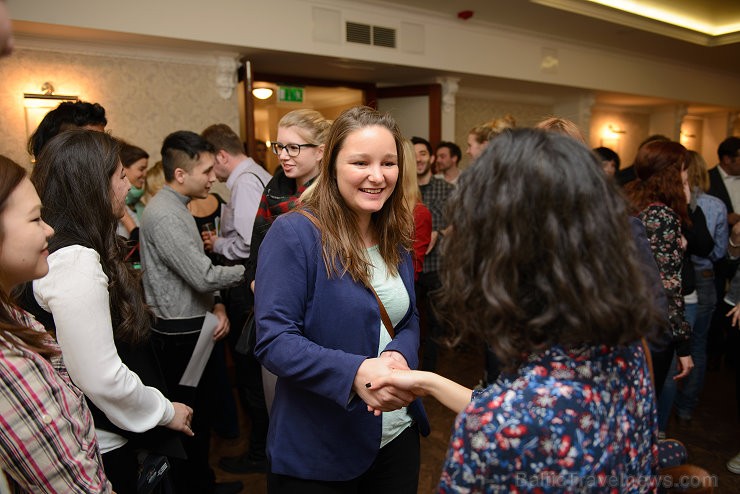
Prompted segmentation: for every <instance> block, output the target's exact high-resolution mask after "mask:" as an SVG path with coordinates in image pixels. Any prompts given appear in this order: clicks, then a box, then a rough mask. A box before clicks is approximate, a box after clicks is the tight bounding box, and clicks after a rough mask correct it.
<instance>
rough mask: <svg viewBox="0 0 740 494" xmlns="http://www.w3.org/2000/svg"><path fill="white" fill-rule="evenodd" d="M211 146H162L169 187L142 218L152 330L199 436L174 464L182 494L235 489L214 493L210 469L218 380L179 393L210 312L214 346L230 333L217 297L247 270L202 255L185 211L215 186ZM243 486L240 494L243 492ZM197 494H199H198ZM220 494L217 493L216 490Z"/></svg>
mask: <svg viewBox="0 0 740 494" xmlns="http://www.w3.org/2000/svg"><path fill="white" fill-rule="evenodd" d="M214 162H215V157H214V150H213V146H211V145H210V144H209V143H208V142H207V141H205V140H204V139H203V138H202V137H200V136H199V135H198V134H195V133H194V132H188V131H178V132H174V133H172V134H170V135H169V136H167V138H165V140H164V143H163V144H162V167H163V169H164V178H165V182H166V185H165V186H164V187H163V188H162V190H161V191H159V192H158V193H157V195H156V196H154V198H153V199H152V200H151V201H150V202H149V204H148V205H147V207H146V209H145V210H144V214H143V216H142V219H141V231H140V242H141V264H142V269H143V279H144V292H145V295H146V301H147V303H148V304H149V305H150V306H151V308H152V310H153V311H154V314H155V315H156V316H157V318H156V322H155V324H154V327H153V328H152V341H153V343H154V347H155V351H156V353H157V357H158V358H159V363H160V365H161V367H162V372H163V373H164V375H165V379H166V381H167V387H168V391H169V393H168V394H169V398H170V399H174V398H175V397H177V401H182V402H183V403H187V404H189V405H191V406H192V407H193V424H192V429H193V431H194V432H195V437H193V438H186V439H185V440H184V441H183V443H184V446H185V450H186V452H187V455H188V459H187V460H186V461H185V462H184V464H182V465H177V464H175V465H173V470H174V471H173V476H172V478H173V479H174V480H175V482H176V484H177V486H176V487H178V488H177V489H176V490H177V491H178V492H231V491H233V490H235V491H236V492H238V490H240V489H241V483H238V486H237V485H234V486H227V485H220V486H215V484H214V475H213V471H212V470H211V469H210V467H209V466H208V448H209V443H210V423H209V422H210V420H209V417H208V415H209V414H208V409H209V407H208V401H209V399H208V397H207V396H205V394H206V393H207V392H208V390H210V389H213V388H214V386H213V384H212V381H213V380H214V379H215V378H216V376H213V375H212V374H211V372H209V368H208V367H207V368H206V371H205V372H204V374H203V376H202V377H201V380H200V382H199V384H198V386H197V387H196V388H187V387H185V386H180V385H179V382H180V378H181V377H182V374H183V372H184V370H185V368H186V367H187V364H188V362H189V361H190V357H191V356H192V354H193V350H194V348H195V344H196V342H197V341H198V337H199V335H200V330H201V327H202V326H203V321H204V319H205V316H206V313H207V312H209V311H211V312H212V313H213V314H214V315H215V316H216V317H217V318H218V324H217V326H216V329H215V331H214V334H213V338H214V339H215V340H219V339H221V338H224V337H225V336H226V335H227V334H228V333H229V320H228V318H227V317H226V309H225V307H224V305H223V304H222V303H220V301H219V300H218V299H217V298H216V292H217V291H218V290H221V289H225V288H229V287H232V286H235V285H237V284H239V283H240V282H241V281H242V280H243V278H244V267H243V266H240V265H237V266H214V265H213V264H212V263H211V260H210V259H209V258H208V257H207V256H206V254H205V252H204V251H203V242H202V240H201V237H200V232H198V227H197V226H196V224H195V220H194V219H193V217H192V215H191V214H190V211H188V208H187V204H188V202H189V201H190V200H191V199H193V198H205V197H207V196H208V191H209V189H210V188H211V185H212V184H213V182H214V181H215V180H216V176H215V173H214V171H213V165H214ZM237 487H238V489H237ZM193 489H194V490H193ZM214 489H215V490H214Z"/></svg>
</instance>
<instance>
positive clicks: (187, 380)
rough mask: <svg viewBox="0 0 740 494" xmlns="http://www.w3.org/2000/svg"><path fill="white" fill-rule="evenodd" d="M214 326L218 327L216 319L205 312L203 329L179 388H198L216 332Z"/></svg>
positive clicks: (209, 356)
mask: <svg viewBox="0 0 740 494" xmlns="http://www.w3.org/2000/svg"><path fill="white" fill-rule="evenodd" d="M216 326H218V318H217V317H216V316H215V315H213V314H212V313H210V312H206V317H205V319H204V320H203V327H202V328H200V336H199V337H198V342H197V343H196V344H195V350H193V355H191V356H190V362H188V366H187V367H186V368H185V372H183V373H182V377H181V378H180V386H191V387H193V388H194V387H196V386H198V382H199V381H200V377H201V376H202V375H203V370H204V369H205V368H206V364H207V363H208V359H209V358H211V351H212V350H213V332H214V331H215V330H216Z"/></svg>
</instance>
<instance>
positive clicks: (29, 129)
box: [23, 82, 80, 138]
mask: <svg viewBox="0 0 740 494" xmlns="http://www.w3.org/2000/svg"><path fill="white" fill-rule="evenodd" d="M79 99H80V98H79V97H77V96H72V95H62V94H54V86H52V85H51V83H50V82H45V83H44V84H43V85H42V86H41V92H40V93H23V106H24V109H25V113H26V137H27V138H30V137H31V135H32V134H33V133H34V132H35V131H36V128H37V127H38V126H39V123H41V120H43V118H44V117H45V116H46V114H47V113H49V112H50V111H51V110H53V109H54V108H56V107H57V106H59V103H62V102H64V101H79Z"/></svg>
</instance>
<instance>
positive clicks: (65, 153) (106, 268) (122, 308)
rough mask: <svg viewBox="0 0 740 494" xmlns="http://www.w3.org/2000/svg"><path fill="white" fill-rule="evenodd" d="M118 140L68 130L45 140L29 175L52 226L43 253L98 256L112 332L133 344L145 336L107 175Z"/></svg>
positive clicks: (145, 315)
mask: <svg viewBox="0 0 740 494" xmlns="http://www.w3.org/2000/svg"><path fill="white" fill-rule="evenodd" d="M119 153H120V143H119V141H117V140H116V139H115V138H113V137H111V136H109V135H108V134H106V133H104V132H96V131H91V130H68V131H66V132H62V133H61V134H59V135H57V136H56V137H54V138H53V139H52V140H50V141H49V142H48V144H47V145H46V146H44V149H43V150H42V151H41V155H40V156H39V157H38V162H37V163H36V166H35V167H34V169H33V172H32V173H31V181H32V182H33V184H34V185H35V186H36V189H37V190H38V192H39V195H40V196H41V202H42V203H43V204H44V209H43V211H42V217H43V218H44V221H46V222H47V223H48V224H49V225H50V226H51V227H52V228H54V230H55V232H56V233H55V235H54V236H53V237H52V238H51V240H50V241H49V252H56V251H57V250H59V249H61V248H63V247H68V246H70V245H81V246H83V247H87V248H90V249H93V250H94V251H96V252H97V253H98V255H99V256H100V264H101V265H102V267H103V272H104V273H105V274H106V276H107V277H108V280H109V285H108V291H109V293H110V312H111V319H112V321H113V334H114V335H115V336H116V338H117V339H119V340H121V341H124V342H127V343H137V342H140V341H142V340H144V339H145V338H146V337H147V335H148V334H149V327H150V322H151V320H150V313H149V311H148V310H147V308H146V305H145V304H144V296H143V290H142V288H141V283H140V280H139V276H140V275H139V273H138V272H136V271H135V270H134V269H133V268H131V267H130V266H128V265H127V264H126V263H125V262H124V261H123V259H124V257H125V252H126V249H127V247H126V243H125V241H124V240H123V239H121V238H120V237H118V236H117V235H116V226H117V224H118V218H116V216H115V215H114V214H113V208H112V206H111V177H112V176H113V173H115V171H116V169H117V168H118V163H119V161H120V160H119Z"/></svg>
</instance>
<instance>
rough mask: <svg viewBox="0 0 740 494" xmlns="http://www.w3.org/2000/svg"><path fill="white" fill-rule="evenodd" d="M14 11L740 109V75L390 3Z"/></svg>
mask: <svg viewBox="0 0 740 494" xmlns="http://www.w3.org/2000/svg"><path fill="white" fill-rule="evenodd" d="M8 6H9V10H10V14H11V17H12V18H13V19H14V20H18V21H28V22H34V23H46V24H54V25H61V26H72V27H81V28H88V29H98V30H105V31H112V32H116V33H132V34H138V35H146V36H157V37H165V38H172V39H184V40H191V41H196V42H205V43H213V44H217V45H221V46H224V47H230V48H228V49H232V48H233V49H237V50H239V51H242V52H244V51H246V50H245V49H246V48H262V49H268V50H277V51H287V52H293V53H308V54H312V55H324V56H329V57H337V58H346V59H351V60H369V61H378V60H382V61H383V62H385V63H389V64H396V65H399V66H408V67H423V68H426V69H433V70H439V71H443V72H447V71H452V72H458V73H470V74H479V75H483V76H493V77H505V78H508V79H520V80H524V81H536V82H543V83H549V84H557V85H561V86H571V87H579V88H589V89H592V90H603V91H616V92H623V93H628V94H641V95H647V96H657V97H661V98H668V99H675V100H679V101H690V102H697V103H707V104H716V105H721V106H733V107H735V106H740V92H738V90H737V87H738V78H737V77H732V76H731V75H728V74H726V73H723V72H719V71H711V70H707V69H705V68H701V69H700V68H697V67H692V66H689V65H686V64H685V63H684V62H683V61H682V60H681V58H680V54H678V55H677V58H676V60H675V61H671V60H664V59H657V58H654V57H645V56H643V55H642V54H640V53H627V52H619V51H614V50H605V49H603V48H602V47H600V46H597V45H587V44H584V43H575V42H568V41H567V40H563V39H559V38H552V37H546V36H543V35H541V34H539V33H536V32H525V31H522V30H518V29H508V28H507V27H506V26H488V25H485V24H481V25H475V24H466V23H461V22H459V21H458V19H455V18H452V16H450V17H444V16H440V15H438V14H435V13H433V12H428V11H425V10H421V9H409V8H404V7H403V6H400V5H398V4H394V3H392V2H384V3H369V2H361V1H351V0H273V1H271V2H268V3H263V2H257V1H250V2H246V1H243V0H211V1H209V2H203V1H200V0H157V1H152V0H128V1H126V2H110V1H108V2H90V1H89V0H65V1H63V2H60V1H52V0H9V1H8ZM173 13H176V14H174V15H173ZM345 21H359V22H364V23H369V24H375V25H380V26H385V27H391V28H396V29H398V30H399V47H398V49H394V50H390V49H388V48H383V47H374V46H363V45H358V44H356V43H347V42H344V41H343V40H342V34H343V26H344V22H345ZM439 33H444V36H440V35H439ZM543 50H548V52H552V53H556V54H557V58H558V60H559V65H558V67H559V69H558V70H557V71H555V72H552V71H544V70H542V68H541V65H542V62H543ZM328 70H330V69H328ZM676 81H680V84H677V83H676ZM461 84H462V85H464V84H465V81H464V80H462V81H461ZM461 87H462V86H461Z"/></svg>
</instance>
